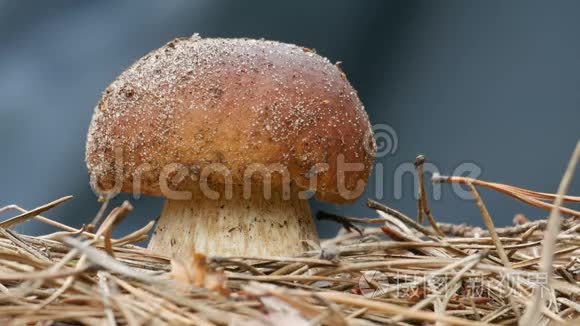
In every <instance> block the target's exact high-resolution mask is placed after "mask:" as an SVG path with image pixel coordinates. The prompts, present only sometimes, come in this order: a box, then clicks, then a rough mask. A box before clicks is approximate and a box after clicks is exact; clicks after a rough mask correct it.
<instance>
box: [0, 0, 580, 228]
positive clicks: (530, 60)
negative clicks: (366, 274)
mask: <svg viewBox="0 0 580 326" xmlns="http://www.w3.org/2000/svg"><path fill="white" fill-rule="evenodd" d="M579 16H580V2H576V1H551V2H548V1H545V2H534V1H509V2H504V1H478V2H475V1H445V2H430V1H337V0H333V1H209V0H203V1H188V0H169V1H98V2H97V1H37V2H31V1H30V2H29V1H9V0H5V1H2V0H0V206H4V205H8V204H13V203H14V204H18V205H20V206H23V207H25V208H29V209H31V208H34V207H36V206H38V205H40V204H43V203H46V202H48V201H51V200H54V199H56V198H58V197H60V196H64V195H67V194H72V195H74V196H75V197H76V198H75V199H74V200H73V201H71V202H68V203H66V204H64V205H62V206H61V207H59V208H58V209H55V210H53V211H50V212H48V213H47V214H46V215H47V216H50V217H52V218H55V219H57V220H59V221H64V222H66V223H70V224H74V225H81V224H82V223H84V222H88V221H90V220H91V219H92V217H93V216H94V214H95V212H96V211H97V210H98V207H99V205H100V204H98V203H97V202H96V198H95V196H94V195H93V193H92V192H91V190H90V188H89V186H88V176H87V172H86V168H85V164H84V144H85V135H86V131H87V127H88V124H89V121H90V117H91V114H92V110H93V107H94V105H95V104H96V103H97V101H98V100H99V98H100V96H101V92H102V91H103V90H104V89H105V87H107V85H108V84H109V83H110V82H111V81H112V80H113V79H114V78H115V77H116V76H117V75H118V74H119V73H121V72H122V71H123V70H124V69H125V68H126V67H128V66H129V65H130V64H131V63H132V62H134V61H135V60H137V59H138V58H139V57H141V56H143V55H144V54H145V53H147V52H148V51H150V50H152V49H154V48H157V47H159V46H161V45H162V44H164V43H165V42H167V41H169V40H170V39H172V38H174V37H177V36H189V35H191V34H193V33H196V32H197V33H200V34H201V35H202V36H206V37H217V36H221V37H252V38H261V37H263V38H266V39H273V40H279V41H284V42H290V43H296V44H300V45H304V46H306V47H310V48H314V49H316V50H317V52H318V53H319V54H322V55H324V56H326V57H328V58H329V59H330V60H332V61H343V62H344V63H343V65H342V67H343V69H344V71H345V72H346V73H347V75H348V78H349V79H350V81H351V83H352V84H353V85H354V87H355V88H356V89H357V90H358V91H359V95H360V97H361V99H362V101H363V102H364V103H365V105H366V108H367V111H368V113H369V116H370V119H371V122H372V123H373V124H388V125H390V126H391V127H393V128H394V129H395V130H396V132H397V137H398V149H397V151H396V152H395V153H393V154H391V155H387V156H384V157H382V158H380V159H379V162H380V163H381V164H383V166H384V182H385V186H384V198H382V199H381V201H382V202H385V203H387V204H388V205H390V206H392V207H395V208H397V209H400V210H402V211H403V212H406V213H408V214H409V215H411V216H415V214H416V208H415V205H416V204H415V200H414V193H413V178H412V176H410V174H408V175H407V176H406V177H405V179H404V181H405V182H404V183H403V193H402V197H401V198H396V197H398V196H394V191H393V187H392V185H391V182H392V180H391V179H392V178H393V174H394V171H395V170H396V168H397V166H400V164H404V163H405V162H412V161H413V160H414V158H415V156H416V155H417V154H419V153H423V154H426V155H427V157H428V159H429V160H430V161H431V162H433V163H434V164H435V165H436V166H437V167H438V168H439V169H440V171H441V173H443V174H449V173H452V172H453V170H454V169H455V167H457V166H458V165H459V164H461V163H464V162H472V163H475V164H477V166H479V167H481V169H482V175H481V178H483V179H486V180H492V181H499V182H504V183H508V184H513V185H518V186H522V187H527V188H530V189H535V190H540V191H546V192H555V191H556V189H557V185H558V183H559V180H560V178H561V176H562V173H563V171H564V168H565V166H566V163H567V161H568V159H569V157H570V154H571V152H572V150H573V147H574V145H575V143H576V141H577V140H578V139H579V138H580V38H579V35H580V19H578V17H579ZM579 179H580V178H577V179H576V181H575V182H574V184H573V186H572V188H571V193H573V194H575V195H579V194H580V180H579ZM371 180H372V181H371V184H370V185H369V187H368V189H367V193H366V194H365V195H364V196H363V198H361V200H359V202H357V203H355V204H353V205H349V206H343V207H335V206H330V205H322V204H319V203H316V202H313V203H312V205H313V207H314V208H315V209H320V208H322V209H325V210H328V211H331V212H340V214H346V215H355V216H374V212H373V211H370V210H369V209H367V208H365V205H364V202H365V198H367V197H374V196H375V190H376V187H377V186H376V185H375V184H374V180H375V177H374V176H373V177H372V178H371ZM443 190H444V191H443V194H442V197H441V199H439V200H436V201H433V200H431V208H432V211H433V213H434V215H435V216H436V217H437V218H438V219H439V220H441V221H449V222H466V223H471V224H481V223H480V216H479V212H478V210H477V208H476V207H475V205H474V204H473V202H471V201H467V200H461V199H459V198H457V196H455V195H454V194H453V193H452V192H451V191H450V187H449V186H444V187H443ZM481 193H482V196H483V199H484V200H485V202H486V204H487V205H488V208H489V210H490V213H491V214H492V216H493V217H494V219H495V220H496V224H497V225H506V224H511V220H512V218H513V216H514V214H515V213H519V212H521V213H524V214H526V215H527V216H528V217H530V218H540V217H544V216H545V213H544V212H542V211H539V210H537V209H532V208H529V207H526V206H524V205H522V204H520V203H518V202H514V201H513V200H511V199H508V198H505V197H503V196H500V195H498V194H495V193H491V192H489V191H483V190H482V191H481ZM123 198H124V197H121V198H117V199H116V201H115V202H119V200H121V199H123ZM133 203H134V205H135V207H136V210H135V211H134V213H133V214H132V216H131V217H130V218H128V219H127V220H126V221H125V222H124V223H123V226H122V228H121V229H120V230H118V232H125V231H128V230H132V229H136V228H137V227H140V226H142V225H143V224H144V223H146V221H148V220H150V219H154V218H156V217H157V216H158V214H159V212H160V209H161V200H160V199H157V198H142V199H140V200H138V201H136V202H135V201H133ZM9 216H11V214H5V215H2V216H0V219H4V218H7V217H9ZM319 227H320V229H319V230H320V232H321V234H322V235H323V236H330V235H332V234H333V233H334V232H336V230H337V227H336V226H335V225H333V224H332V223H330V222H321V223H320V224H319ZM19 230H20V231H21V232H27V233H40V232H46V231H47V229H46V228H42V227H41V225H39V224H38V223H37V222H33V223H28V224H26V225H23V226H21V227H20V228H19Z"/></svg>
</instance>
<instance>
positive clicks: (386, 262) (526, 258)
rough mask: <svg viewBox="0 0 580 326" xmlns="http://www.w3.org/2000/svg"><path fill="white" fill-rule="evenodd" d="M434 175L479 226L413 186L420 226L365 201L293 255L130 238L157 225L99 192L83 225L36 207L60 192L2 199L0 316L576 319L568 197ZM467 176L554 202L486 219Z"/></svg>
mask: <svg viewBox="0 0 580 326" xmlns="http://www.w3.org/2000/svg"><path fill="white" fill-rule="evenodd" d="M575 155H577V154H575ZM418 162H424V157H422V158H421V159H420V160H418ZM574 165H575V164H570V167H569V169H574ZM418 170H419V171H421V169H420V164H418ZM421 175H422V174H421ZM567 175H569V174H567ZM570 178H571V177H568V179H570ZM436 181H443V182H458V183H464V184H466V185H468V186H469V187H470V189H471V191H472V194H473V196H474V199H475V203H476V204H477V206H478V207H479V208H480V210H481V213H482V218H483V220H484V224H485V225H486V229H487V230H483V229H481V228H477V227H472V226H467V225H461V226H458V225H450V224H445V223H438V222H437V221H436V220H435V218H434V217H433V215H432V214H431V212H430V211H429V208H428V204H427V196H426V194H425V187H424V186H421V187H420V200H419V203H418V214H419V215H418V217H421V216H426V217H427V221H428V222H429V223H430V226H423V225H422V223H421V221H416V220H414V219H412V218H410V217H408V216H406V215H405V214H404V213H401V212H399V211H397V210H395V209H393V208H391V207H388V206H386V205H384V204H381V203H378V202H376V201H372V200H369V202H368V206H369V207H370V208H371V209H373V210H374V211H376V212H377V214H378V215H379V217H378V218H370V219H362V218H352V217H346V216H339V215H336V214H328V213H321V214H319V218H322V219H327V220H332V221H336V222H337V223H339V224H340V225H342V226H343V227H344V228H343V230H341V232H339V234H338V235H337V236H336V237H334V238H332V239H326V240H323V241H322V242H321V243H320V246H319V247H318V246H316V247H313V249H312V250H311V251H308V252H305V253H303V254H301V255H299V256H294V257H217V256H210V257H205V256H203V255H194V256H193V257H191V259H192V260H193V263H188V262H182V261H177V260H175V261H173V262H172V261H170V259H169V258H168V257H163V256H160V255H156V254H154V253H152V252H149V251H147V250H146V249H144V248H141V247H139V246H136V245H135V243H137V242H140V241H142V240H144V239H145V238H146V236H147V233H148V232H149V231H150V230H151V228H152V227H153V222H150V223H148V224H147V225H146V226H144V227H142V228H140V229H138V230H136V231H134V232H132V233H130V234H128V235H126V236H124V237H121V238H119V239H113V238H112V236H111V234H112V230H113V228H114V226H115V225H116V224H117V223H118V222H119V221H120V220H121V219H122V218H123V217H125V216H126V215H127V214H129V213H130V211H131V209H132V207H131V205H130V204H129V203H124V204H123V205H122V206H120V207H117V208H113V209H112V210H111V211H110V212H109V213H108V214H107V213H106V205H108V203H109V202H108V200H106V201H105V203H104V208H103V209H102V210H101V211H100V212H99V213H98V214H97V217H96V218H94V219H89V220H88V221H92V222H94V223H95V224H97V223H99V222H100V221H101V220H102V222H101V223H100V225H99V226H98V227H97V225H91V226H90V227H88V228H82V229H76V228H72V227H70V226H66V225H63V224H61V223H58V222H55V221H53V220H51V219H49V218H47V217H43V216H40V215H39V214H41V213H44V212H46V211H47V210H49V209H51V208H53V207H56V206H58V205H60V204H62V203H64V202H66V201H67V200H69V199H70V197H63V198H61V199H58V200H55V201H53V202H51V203H49V204H46V205H43V206H40V207H38V208H35V209H33V210H30V211H27V210H24V209H22V208H20V207H18V206H15V205H10V206H7V207H5V208H2V209H0V213H7V212H9V211H17V212H18V215H17V216H16V217H13V218H9V219H6V220H5V221H4V222H0V323H2V324H9V325H10V324H11V325H21V324H36V325H49V324H51V323H54V322H60V323H67V324H87V325H96V324H99V325H143V324H153V325H157V324H195V325H225V324H248V325H270V324H280V323H281V322H285V323H287V324H292V325H294V324H296V325H319V324H323V325H371V324H391V325H416V324H425V323H435V324H436V325H443V324H446V325H483V324H490V323H491V324H494V323H495V324H517V323H518V320H519V318H520V316H524V317H523V318H526V320H527V321H528V325H532V324H537V323H567V322H569V323H572V322H573V321H575V322H580V304H579V303H578V302H579V298H580V255H579V254H580V219H579V218H578V216H580V215H579V212H577V211H575V210H573V209H572V208H565V209H564V207H562V204H563V203H565V202H576V200H577V197H572V196H564V192H563V191H560V192H559V193H558V195H552V194H548V193H539V192H534V191H530V190H525V189H521V188H517V187H513V186H508V185H502V184H499V183H487V182H484V181H481V180H473V179H471V180H470V179H467V178H458V177H439V179H437V180H436ZM565 181H566V180H565ZM566 182H569V180H568V181H566ZM476 187H487V188H489V189H493V190H496V191H499V192H501V193H504V194H506V195H508V196H512V197H514V198H516V199H518V200H522V201H524V202H527V203H530V204H531V205H533V206H537V207H540V208H543V209H548V208H550V209H553V210H554V211H555V212H556V213H553V214H551V216H550V219H549V220H541V221H534V222H529V223H525V224H522V225H515V226H513V227H507V228H496V227H495V226H494V223H493V219H492V215H491V213H490V212H489V211H488V209H487V207H486V206H485V203H484V201H483V199H482V197H481V196H480V195H479V193H478V192H477V190H476ZM557 199H558V200H557ZM550 200H556V202H555V203H553V204H550V203H547V201H550ZM538 202H542V203H543V204H539V203H538ZM558 212H559V213H560V214H565V215H568V216H570V217H568V218H561V217H560V216H559V214H558ZM28 220H34V221H36V222H41V223H46V224H49V225H51V226H53V227H55V228H57V229H58V230H57V231H56V232H55V233H52V234H48V235H45V236H39V237H31V236H27V235H22V234H17V233H16V232H14V231H13V230H11V229H10V227H13V226H15V225H18V224H20V223H23V222H25V221H28ZM94 228H96V232H94V233H93V229H94ZM555 229H556V231H554V230H555ZM557 229H561V231H560V232H557ZM347 230H350V232H349V231H347ZM540 251H541V252H542V254H539V252H540ZM548 258H549V259H548ZM538 298H540V299H538ZM61 325H62V324H61Z"/></svg>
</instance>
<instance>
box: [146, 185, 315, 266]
mask: <svg viewBox="0 0 580 326" xmlns="http://www.w3.org/2000/svg"><path fill="white" fill-rule="evenodd" d="M246 197H250V198H249V199H245V198H244V196H243V192H242V191H236V190H234V191H233V193H232V196H231V198H230V199H227V198H224V196H223V194H222V195H221V196H220V199H217V200H214V199H209V198H207V196H204V195H203V194H196V195H195V196H194V198H193V199H191V200H169V199H167V200H166V201H165V206H164V208H163V212H162V214H161V217H160V219H159V222H158V223H157V227H156V229H155V231H154V233H153V236H152V238H151V241H150V243H149V247H148V248H149V249H150V250H152V251H154V252H157V253H160V254H164V255H167V256H169V257H172V256H181V255H191V254H192V253H193V252H199V253H204V254H207V255H229V256H290V255H293V254H297V253H300V252H302V251H304V250H306V249H308V247H307V246H306V245H305V242H304V241H302V240H312V241H315V242H317V241H318V237H317V234H316V229H315V225H314V223H313V221H312V216H311V213H310V207H309V205H308V201H307V200H303V199H299V198H298V196H297V192H296V191H292V192H291V196H289V197H290V198H288V199H285V198H283V196H282V194H281V193H280V192H272V194H271V197H270V198H268V199H266V198H265V196H264V195H263V193H262V192H261V191H260V192H253V193H252V194H251V196H246Z"/></svg>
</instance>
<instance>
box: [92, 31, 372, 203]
mask: <svg viewBox="0 0 580 326" xmlns="http://www.w3.org/2000/svg"><path fill="white" fill-rule="evenodd" d="M369 145H370V146H369ZM374 148H375V147H374V140H373V139H372V132H371V129H370V124H369V121H368V117H367V114H366V112H365V110H364V107H363V105H362V104H361V102H360V100H359V98H358V96H357V93H356V91H355V90H354V89H353V88H352V86H351V85H350V83H349V82H348V80H347V79H346V76H345V75H344V73H343V72H342V71H341V70H340V69H339V68H338V67H337V66H335V65H334V64H332V63H330V62H329V61H328V59H326V58H323V57H321V56H319V55H317V54H316V53H314V52H313V51H311V50H309V49H306V48H302V47H299V46H296V45H291V44H285V43H279V42H273V41H264V40H252V39H209V38H200V37H199V36H197V35H194V36H193V37H191V38H181V39H175V40H173V41H171V42H169V43H167V44H166V45H165V46H163V47H161V48H159V49H157V50H154V51H152V52H151V53H149V54H147V55H146V56H145V57H143V58H141V59H140V60H138V61H137V62H136V63H134V64H133V65H132V66H131V67H130V68H129V69H127V70H126V71H124V72H123V73H122V74H121V75H120V76H119V77H118V78H117V79H116V80H115V81H114V82H113V83H112V84H111V85H110V86H109V87H108V88H107V89H106V90H105V92H104V94H103V97H102V99H101V101H100V102H99V104H98V105H97V107H96V108H95V112H94V115H93V119H92V121H91V125H90V129H89V132H88V140H87V147H86V162H87V166H88V169H89V172H90V174H91V180H92V185H93V187H94V188H95V189H97V190H99V189H109V188H111V187H113V186H114V184H115V173H116V169H115V164H119V162H117V163H115V162H116V159H115V156H116V154H115V153H116V151H117V157H118V158H120V157H121V156H119V155H122V163H121V164H122V186H121V188H120V191H122V192H132V190H133V179H134V178H135V176H136V175H140V181H139V182H140V183H141V185H140V186H141V191H142V193H144V194H149V195H162V194H161V191H160V188H159V176H160V175H161V173H162V170H163V168H164V167H166V166H168V165H169V164H176V163H177V164H183V165H185V166H187V167H188V168H190V171H193V172H192V173H193V174H195V172H196V171H200V170H202V169H204V168H205V167H207V166H208V165H210V164H216V163H217V164H220V165H223V166H225V167H226V168H227V169H228V170H229V171H230V172H231V177H232V180H233V182H234V183H235V184H242V183H243V181H244V173H245V171H246V170H247V169H248V167H251V166H252V165H255V164H263V165H265V166H267V167H269V166H271V165H275V166H279V164H281V166H284V167H286V168H287V170H288V172H289V176H290V178H291V179H292V181H293V182H295V184H297V185H298V186H300V187H303V188H304V187H307V186H308V185H309V178H311V177H312V176H313V171H312V170H311V169H312V167H313V166H315V165H316V164H318V163H327V164H328V167H329V168H328V169H322V170H321V171H315V174H316V176H317V184H316V197H317V198H318V199H321V200H324V201H330V202H334V203H341V202H347V201H351V200H353V198H346V199H345V198H343V196H341V194H340V193H339V192H340V191H339V189H338V187H339V186H338V183H339V182H343V184H344V186H345V187H346V188H347V189H353V188H355V187H356V185H357V183H360V182H361V181H362V182H364V183H366V181H367V178H368V176H369V174H370V171H371V165H372V162H373V156H374ZM340 155H342V156H343V158H344V159H343V161H344V162H346V163H362V166H364V168H363V169H362V170H360V171H355V172H347V173H346V174H345V179H344V181H340V180H338V178H337V164H338V163H337V162H338V161H339V156H340ZM117 172H118V171H117ZM213 175H216V174H215V173H214V174H212V176H211V177H210V181H212V182H216V183H219V182H220V181H219V180H222V179H220V175H221V174H219V173H218V174H217V176H215V177H214V176H213ZM272 176H273V179H272V183H273V185H274V186H275V185H276V184H279V183H280V182H282V178H281V175H279V174H278V173H274V174H273V175H272ZM194 179H195V178H194Z"/></svg>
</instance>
